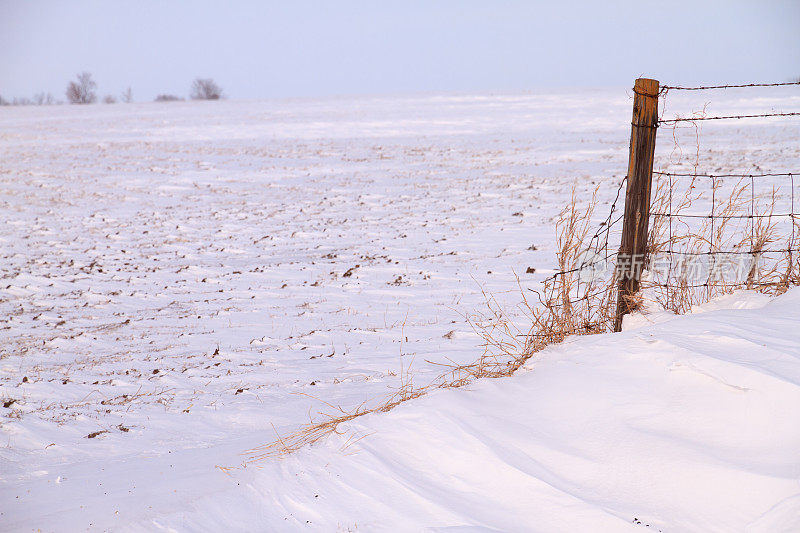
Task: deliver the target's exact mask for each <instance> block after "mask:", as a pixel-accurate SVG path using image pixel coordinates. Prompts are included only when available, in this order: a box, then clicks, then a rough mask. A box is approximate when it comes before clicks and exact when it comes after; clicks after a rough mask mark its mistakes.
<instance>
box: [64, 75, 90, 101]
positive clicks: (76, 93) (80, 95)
mask: <svg viewBox="0 0 800 533" xmlns="http://www.w3.org/2000/svg"><path fill="white" fill-rule="evenodd" d="M95 89H97V84H96V83H95V82H94V80H93V79H92V75H91V74H89V73H88V72H82V73H80V74H78V80H77V81H71V82H69V85H67V100H68V101H69V103H70V104H93V103H95V102H96V101H97V95H96V94H95V92H94V91H95Z"/></svg>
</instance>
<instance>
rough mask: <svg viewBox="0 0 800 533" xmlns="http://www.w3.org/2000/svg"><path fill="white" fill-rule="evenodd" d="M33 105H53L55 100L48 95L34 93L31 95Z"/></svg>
mask: <svg viewBox="0 0 800 533" xmlns="http://www.w3.org/2000/svg"><path fill="white" fill-rule="evenodd" d="M33 103H34V104H36V105H53V104H55V103H56V99H55V98H53V95H52V94H50V93H36V94H35V95H33Z"/></svg>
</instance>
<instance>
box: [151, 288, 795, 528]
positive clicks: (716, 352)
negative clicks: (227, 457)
mask: <svg viewBox="0 0 800 533" xmlns="http://www.w3.org/2000/svg"><path fill="white" fill-rule="evenodd" d="M654 318H657V319H658V320H661V321H662V322H660V323H656V324H649V325H644V326H641V324H643V323H647V322H648V319H647V318H646V317H641V316H639V317H637V319H636V320H633V321H630V322H629V324H628V329H627V330H626V331H624V332H623V333H621V334H607V335H597V336H591V337H581V338H575V339H574V340H573V341H567V342H566V343H564V344H562V345H558V346H553V347H551V348H548V349H546V350H545V351H543V352H541V353H540V354H539V355H538V357H537V358H536V359H535V360H533V362H532V363H529V365H528V366H527V367H526V368H524V369H523V370H522V371H521V372H518V373H517V374H516V375H515V376H513V377H512V378H507V379H498V380H488V381H481V382H477V383H475V384H473V385H471V386H469V387H468V388H467V389H450V390H442V391H438V392H434V393H432V394H430V395H428V396H427V397H424V398H421V399H419V400H416V401H414V402H409V403H406V404H403V405H401V406H399V407H397V408H396V409H395V410H393V411H391V412H389V413H385V414H379V415H369V416H367V417H364V418H361V419H359V420H357V421H353V422H352V423H349V424H346V425H345V424H343V425H342V426H343V427H340V428H339V431H340V433H341V434H340V435H338V436H334V437H331V438H330V439H328V440H326V441H322V442H321V443H319V444H317V445H314V446H311V447H309V448H306V449H304V450H302V451H300V452H298V453H296V454H294V455H291V456H289V457H287V458H285V459H283V460H281V461H278V462H274V463H269V464H265V465H263V468H260V469H256V470H254V471H250V472H242V473H237V474H234V478H235V479H236V482H238V483H242V484H245V483H247V484H248V485H249V487H250V490H249V491H248V493H247V496H246V499H245V500H244V501H241V500H237V496H236V493H234V492H233V491H228V492H227V493H226V494H225V495H215V496H213V497H212V498H210V499H208V500H203V501H201V502H198V504H197V506H196V509H195V512H193V513H192V514H191V515H190V516H179V515H172V516H170V517H163V518H160V519H159V523H161V524H163V525H170V526H172V527H175V528H177V529H189V530H191V529H195V528H200V529H202V528H205V527H206V526H207V525H208V524H212V523H220V524H222V523H224V522H226V521H228V520H233V523H234V524H236V525H238V526H241V527H243V528H246V526H247V525H253V524H259V527H261V526H263V529H264V530H279V529H281V528H286V529H287V530H293V529H302V526H306V525H309V524H310V525H313V526H314V527H315V528H319V529H320V530H327V531H333V530H336V528H337V527H338V528H339V530H341V531H347V530H350V531H397V530H416V531H419V530H424V529H425V528H430V529H428V530H430V531H450V530H454V531H462V530H463V531H645V530H648V531H665V532H666V531H745V530H752V531H771V532H774V531H787V532H788V531H797V530H798V528H800V485H799V484H798V482H800V455H798V454H797V450H798V449H800V424H798V422H797V421H798V420H800V330H798V328H797V327H796V325H797V323H798V321H800V289H792V290H790V291H789V292H788V293H786V294H784V295H783V296H780V297H777V298H775V299H774V300H770V299H769V298H768V297H766V296H763V295H760V294H756V293H748V292H742V293H738V294H736V295H733V296H726V297H723V298H721V299H719V300H715V301H713V302H710V303H709V304H707V305H705V306H701V307H699V308H696V309H695V310H694V313H693V314H690V315H686V316H679V317H676V316H674V315H672V317H669V316H668V315H666V314H664V315H661V316H656V317H654ZM654 318H651V319H650V320H653V319H654ZM636 325H639V326H640V327H634V326H636ZM646 527H649V529H644V528H646ZM348 528H349V529H348Z"/></svg>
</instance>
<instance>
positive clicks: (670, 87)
mask: <svg viewBox="0 0 800 533" xmlns="http://www.w3.org/2000/svg"><path fill="white" fill-rule="evenodd" d="M782 85H800V81H787V82H780V83H744V84H741V85H704V86H699V87H681V86H679V85H662V86H661V89H663V90H666V91H705V90H708V89H735V88H741V87H780V86H782Z"/></svg>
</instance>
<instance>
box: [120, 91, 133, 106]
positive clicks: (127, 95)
mask: <svg viewBox="0 0 800 533" xmlns="http://www.w3.org/2000/svg"><path fill="white" fill-rule="evenodd" d="M121 100H122V101H123V102H125V103H126V104H130V103H131V102H133V91H132V90H131V88H130V87H128V88H127V89H125V90H124V91H122V97H121Z"/></svg>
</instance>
